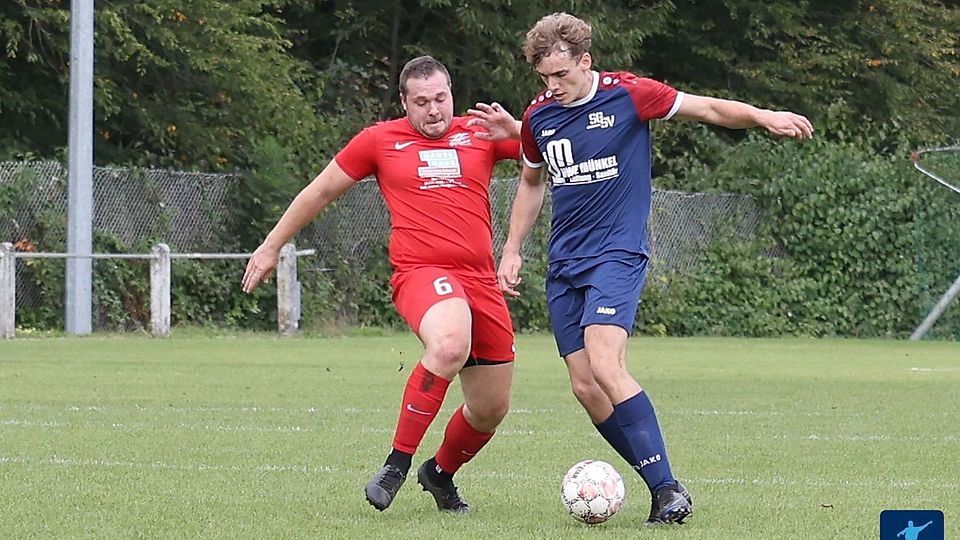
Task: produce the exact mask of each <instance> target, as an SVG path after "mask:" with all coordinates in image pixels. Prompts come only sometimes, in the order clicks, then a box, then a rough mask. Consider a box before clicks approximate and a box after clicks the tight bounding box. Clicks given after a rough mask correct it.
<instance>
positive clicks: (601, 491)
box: [560, 459, 627, 524]
mask: <svg viewBox="0 0 960 540" xmlns="http://www.w3.org/2000/svg"><path fill="white" fill-rule="evenodd" d="M626 494H627V492H626V488H625V487H624V485H623V478H621V477H620V473H618V472H617V470H616V469H614V468H613V466H612V465H610V464H609V463H606V462H604V461H594V460H592V459H588V460H586V461H581V462H580V463H577V464H576V465H574V466H573V467H570V470H569V471H567V475H566V476H564V477H563V482H562V483H561V484H560V501H561V502H562V503H563V506H564V507H565V508H566V509H567V511H568V512H570V515H571V516H573V517H574V519H576V520H578V521H582V522H584V523H590V524H594V523H603V522H604V521H606V520H608V519H610V518H611V517H613V515H614V514H616V513H617V511H618V510H620V507H621V506H623V500H624V497H626Z"/></svg>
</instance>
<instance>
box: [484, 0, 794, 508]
mask: <svg viewBox="0 0 960 540" xmlns="http://www.w3.org/2000/svg"><path fill="white" fill-rule="evenodd" d="M590 44H591V28H590V25H589V24H587V23H586V22H584V21H583V20H580V19H578V18H576V17H574V16H572V15H569V14H566V13H554V14H552V15H548V16H546V17H544V18H543V19H541V20H540V21H539V22H537V24H536V25H535V26H534V27H533V29H531V30H530V31H529V32H528V33H527V36H526V42H525V43H524V53H525V55H526V58H527V61H528V62H530V64H532V65H533V67H534V69H535V70H536V72H537V74H538V75H539V76H540V78H541V80H543V82H544V85H545V86H546V89H545V90H543V91H542V92H541V93H540V94H539V95H538V96H537V97H536V98H535V99H534V100H533V101H532V102H531V103H530V106H529V108H528V109H527V111H526V113H525V114H524V117H523V126H522V130H521V140H522V143H523V156H524V165H523V172H522V173H521V179H520V185H519V187H518V189H517V194H516V197H515V199H514V203H513V209H512V211H511V216H510V232H509V237H508V239H507V242H506V244H505V246H504V248H503V255H502V257H501V261H500V267H499V270H498V273H497V279H498V280H499V282H500V287H501V289H502V290H503V291H504V293H505V294H508V295H511V296H517V295H519V293H518V292H517V290H516V287H517V285H519V283H520V267H521V263H522V260H521V257H520V247H521V245H522V243H523V239H524V237H526V235H527V233H529V232H530V229H531V227H532V226H533V223H534V221H535V220H536V217H537V215H538V214H539V212H540V207H541V204H542V203H543V197H544V192H545V189H546V186H547V184H548V183H549V185H550V190H551V196H552V199H553V218H552V224H551V233H550V244H549V267H548V270H547V280H546V292H547V302H548V306H549V310H550V319H551V325H552V326H553V332H554V336H555V338H556V341H557V347H558V349H559V352H560V356H562V357H563V358H564V360H565V362H566V365H567V370H568V372H569V375H570V383H571V386H572V389H573V393H574V395H575V396H576V398H577V400H578V401H579V402H580V403H581V404H582V405H583V407H584V408H585V409H586V411H587V414H588V415H589V416H590V418H591V420H592V421H593V423H594V424H595V425H596V428H597V430H598V431H599V432H600V434H601V435H603V437H604V438H605V439H606V440H607V442H609V443H610V445H611V446H613V448H614V449H616V450H617V452H618V453H619V454H620V455H621V456H622V457H623V458H624V459H625V460H626V461H627V462H629V463H630V465H631V466H632V467H633V468H634V469H635V470H637V471H638V472H639V473H640V476H641V477H643V480H644V482H645V483H646V484H647V486H648V487H649V488H650V493H651V509H650V517H649V519H648V521H647V523H648V524H660V523H681V522H683V520H684V519H685V518H686V517H687V516H689V515H690V514H691V513H692V511H693V508H692V502H691V499H690V495H689V493H688V492H687V491H686V489H685V488H684V487H683V486H682V485H681V484H680V483H679V482H678V481H677V480H676V478H674V476H673V472H672V471H671V469H670V462H669V460H668V459H667V452H666V447H665V445H664V441H663V436H662V434H661V432H660V426H659V423H658V421H657V417H656V414H655V413H654V408H653V405H652V404H651V402H650V399H649V397H648V396H647V393H646V392H645V391H644V390H643V389H642V388H641V387H640V384H639V383H638V382H637V381H636V380H635V379H634V378H633V376H631V375H630V373H629V372H628V371H627V367H626V347H627V336H628V335H629V333H630V332H631V330H632V329H633V324H634V318H635V317H636V313H637V306H638V304H639V301H640V292H641V290H642V289H643V284H644V279H645V277H646V272H647V264H648V253H649V246H648V243H647V217H648V215H649V213H650V198H651V190H652V188H651V140H650V127H649V121H650V120H655V119H664V120H666V119H670V118H681V119H688V120H697V121H702V122H707V123H710V124H716V125H719V126H724V127H728V128H747V127H753V126H759V127H762V128H765V129H766V130H767V131H769V132H770V133H772V134H774V135H780V136H786V137H793V138H797V139H803V138H807V137H811V136H812V135H813V126H812V125H811V124H810V122H809V121H808V120H807V119H806V118H804V117H803V116H800V115H797V114H794V113H791V112H785V111H771V110H765V109H758V108H756V107H753V106H751V105H747V104H745V103H740V102H736V101H728V100H722V99H716V98H710V97H704V96H696V95H691V94H684V93H682V92H678V91H677V90H675V89H674V88H671V87H670V86H667V85H665V84H662V83H660V82H657V81H654V80H651V79H646V78H641V77H638V76H636V75H634V74H632V73H628V72H623V71H618V72H597V71H594V70H593V69H592V62H593V60H592V58H591V56H590Z"/></svg>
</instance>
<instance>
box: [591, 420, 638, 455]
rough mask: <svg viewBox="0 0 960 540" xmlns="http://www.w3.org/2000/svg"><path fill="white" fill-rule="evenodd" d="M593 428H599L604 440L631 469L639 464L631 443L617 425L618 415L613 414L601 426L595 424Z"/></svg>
mask: <svg viewBox="0 0 960 540" xmlns="http://www.w3.org/2000/svg"><path fill="white" fill-rule="evenodd" d="M593 427H595V428H597V431H599V432H600V435H603V438H604V440H605V441H607V443H608V444H609V445H610V446H612V447H613V449H614V450H616V451H617V453H618V454H620V457H622V458H623V460H624V461H626V462H627V463H629V464H630V466H631V467H632V466H633V465H634V464H635V463H636V462H637V460H636V458H635V457H633V448H631V447H630V441H628V440H627V437H626V436H625V435H624V434H623V430H621V429H620V424H618V423H617V415H616V414H611V415H610V417H609V418H607V419H606V420H604V421H603V422H600V423H599V424H594V425H593Z"/></svg>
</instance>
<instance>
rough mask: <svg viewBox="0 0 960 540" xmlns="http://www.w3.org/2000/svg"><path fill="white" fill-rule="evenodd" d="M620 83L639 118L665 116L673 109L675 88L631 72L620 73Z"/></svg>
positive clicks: (647, 118) (675, 98) (648, 118)
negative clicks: (628, 95)
mask: <svg viewBox="0 0 960 540" xmlns="http://www.w3.org/2000/svg"><path fill="white" fill-rule="evenodd" d="M619 76H620V79H621V85H622V86H623V87H624V88H626V89H627V92H628V93H629V94H630V99H631V100H632V101H633V106H634V108H635V109H636V110H637V116H638V117H639V118H640V120H644V121H646V120H653V119H656V118H665V117H667V116H669V115H670V113H671V111H672V112H676V111H673V106H674V104H675V103H676V101H677V94H678V93H679V92H677V90H676V89H675V88H673V87H671V86H667V85H666V84H663V83H662V82H660V81H655V80H653V79H646V78H642V77H637V76H636V75H634V74H632V73H620V74H619Z"/></svg>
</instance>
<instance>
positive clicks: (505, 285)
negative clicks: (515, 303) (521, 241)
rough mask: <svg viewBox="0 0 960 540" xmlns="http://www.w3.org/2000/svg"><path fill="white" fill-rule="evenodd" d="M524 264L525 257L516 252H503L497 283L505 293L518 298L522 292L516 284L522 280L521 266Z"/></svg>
mask: <svg viewBox="0 0 960 540" xmlns="http://www.w3.org/2000/svg"><path fill="white" fill-rule="evenodd" d="M521 266H523V258H522V257H520V254H519V253H516V252H507V251H505V252H503V256H502V257H501V258H500V268H499V269H498V270H497V284H498V285H500V290H501V291H503V294H504V295H506V296H510V297H513V298H516V297H518V296H520V293H519V292H518V291H517V290H516V288H515V287H516V286H518V285H520V282H521V281H522V280H521V278H520V267H521Z"/></svg>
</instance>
